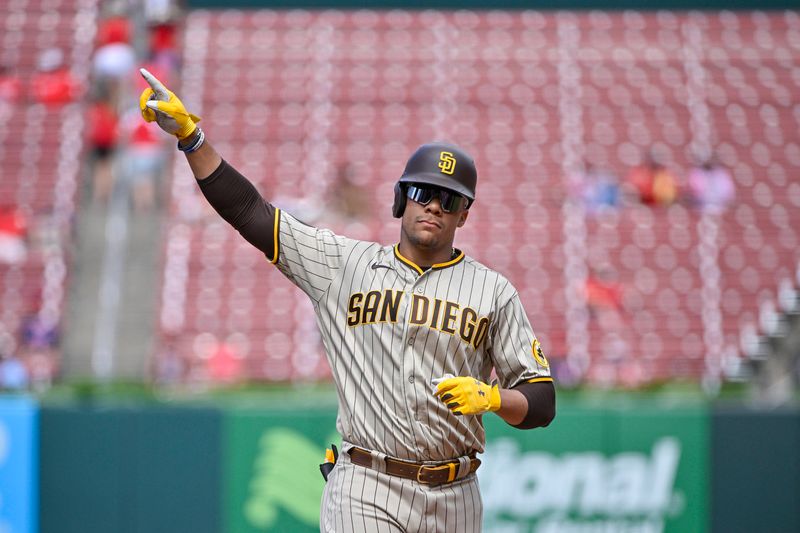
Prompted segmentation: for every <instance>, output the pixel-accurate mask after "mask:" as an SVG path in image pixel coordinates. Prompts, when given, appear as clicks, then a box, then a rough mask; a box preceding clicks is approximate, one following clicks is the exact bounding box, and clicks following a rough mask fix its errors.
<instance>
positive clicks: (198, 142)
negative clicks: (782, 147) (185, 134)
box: [178, 127, 206, 154]
mask: <svg viewBox="0 0 800 533" xmlns="http://www.w3.org/2000/svg"><path fill="white" fill-rule="evenodd" d="M197 131H198V132H199V135H198V136H197V138H196V139H195V140H194V142H193V143H192V144H190V145H188V146H181V142H180V141H178V150H180V151H181V152H184V153H187V154H191V153H192V152H196V151H197V150H199V149H200V147H201V146H203V143H204V142H205V140H206V134H205V133H203V130H201V129H200V128H199V127H198V128H197Z"/></svg>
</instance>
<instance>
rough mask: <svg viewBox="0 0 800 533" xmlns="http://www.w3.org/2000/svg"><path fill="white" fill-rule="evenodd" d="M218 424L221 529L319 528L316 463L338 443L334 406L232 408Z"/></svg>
mask: <svg viewBox="0 0 800 533" xmlns="http://www.w3.org/2000/svg"><path fill="white" fill-rule="evenodd" d="M224 426H225V429H224V431H225V436H224V441H223V472H224V474H223V475H224V476H225V477H224V480H223V484H224V490H223V494H224V495H225V496H224V498H225V504H224V509H225V510H224V518H223V520H224V523H225V526H226V527H225V531H227V532H228V533H251V532H253V533H254V532H263V531H292V532H297V533H299V532H304V531H309V532H311V531H319V505H320V501H321V499H322V489H323V487H324V481H323V479H322V475H321V474H320V472H319V464H320V463H321V462H323V460H324V458H325V448H326V447H329V446H330V445H331V443H335V444H336V445H337V446H338V445H339V443H340V441H341V438H340V437H339V435H338V434H337V433H336V412H335V410H334V409H319V410H307V409H304V410H299V409H298V410H291V411H253V410H251V411H232V412H229V413H228V414H227V416H226V420H225V422H224Z"/></svg>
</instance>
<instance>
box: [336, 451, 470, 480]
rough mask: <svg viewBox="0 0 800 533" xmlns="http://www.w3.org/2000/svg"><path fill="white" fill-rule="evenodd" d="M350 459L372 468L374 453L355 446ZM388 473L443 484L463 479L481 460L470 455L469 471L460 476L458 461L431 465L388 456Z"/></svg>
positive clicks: (386, 460)
mask: <svg viewBox="0 0 800 533" xmlns="http://www.w3.org/2000/svg"><path fill="white" fill-rule="evenodd" d="M348 453H349V454H350V460H352V461H353V463H355V464H357V465H360V466H365V467H367V468H372V454H371V453H370V452H369V450H365V449H363V448H358V447H353V448H351V449H350V450H349V452H348ZM384 461H385V463H386V473H387V474H390V475H392V476H397V477H402V478H406V479H413V480H414V481H417V482H419V483H424V484H426V485H442V484H444V483H452V482H453V481H457V480H458V479H463V478H464V477H466V476H468V475H469V474H471V473H473V472H475V471H476V470H477V469H478V467H479V466H481V460H480V459H477V458H475V457H473V456H470V457H469V471H468V472H466V473H464V474H463V475H462V476H461V477H460V478H458V467H459V462H458V461H448V462H446V463H441V464H435V465H429V464H423V463H412V462H410V461H401V460H399V459H393V458H391V457H387V458H386V459H385V460H384Z"/></svg>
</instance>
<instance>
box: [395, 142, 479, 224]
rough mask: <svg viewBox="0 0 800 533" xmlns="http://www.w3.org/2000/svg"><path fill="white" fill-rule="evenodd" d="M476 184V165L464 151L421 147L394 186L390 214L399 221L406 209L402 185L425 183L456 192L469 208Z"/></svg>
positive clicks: (436, 144)
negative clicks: (462, 197) (463, 198)
mask: <svg viewBox="0 0 800 533" xmlns="http://www.w3.org/2000/svg"><path fill="white" fill-rule="evenodd" d="M477 181H478V172H477V170H475V162H474V161H473V160H472V158H471V157H470V156H469V155H468V154H467V153H466V152H464V150H462V149H461V148H459V147H458V146H455V145H452V144H446V143H440V142H433V143H428V144H423V145H422V146H420V147H419V148H417V151H416V152H414V153H413V154H412V155H411V157H410V158H409V159H408V162H407V163H406V168H405V170H404V171H403V175H402V176H400V180H399V181H398V182H397V184H396V185H395V186H394V204H393V205H392V215H394V216H395V218H400V217H402V216H403V211H405V209H406V194H405V186H404V184H407V183H424V184H427V185H435V186H436V187H441V188H443V189H448V190H451V191H453V192H457V193H458V194H460V195H462V196H464V197H466V198H467V199H468V200H469V204H467V207H469V206H470V205H472V202H474V201H475V185H476V183H477Z"/></svg>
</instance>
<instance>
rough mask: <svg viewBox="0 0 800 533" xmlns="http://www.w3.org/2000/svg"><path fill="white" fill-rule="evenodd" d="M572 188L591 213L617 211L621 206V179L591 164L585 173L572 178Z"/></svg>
mask: <svg viewBox="0 0 800 533" xmlns="http://www.w3.org/2000/svg"><path fill="white" fill-rule="evenodd" d="M570 188H571V189H572V194H573V196H574V197H576V198H579V199H580V200H581V201H582V202H583V205H584V208H585V209H586V211H587V212H589V213H597V212H600V211H605V210H608V209H615V208H617V207H618V206H619V205H620V201H621V200H620V187H619V178H618V177H617V176H616V175H615V174H613V173H611V172H609V171H605V170H602V169H600V168H597V167H595V166H594V165H592V164H591V163H586V165H585V168H584V169H583V171H581V172H578V173H576V174H575V175H574V176H572V178H571V179H570Z"/></svg>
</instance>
